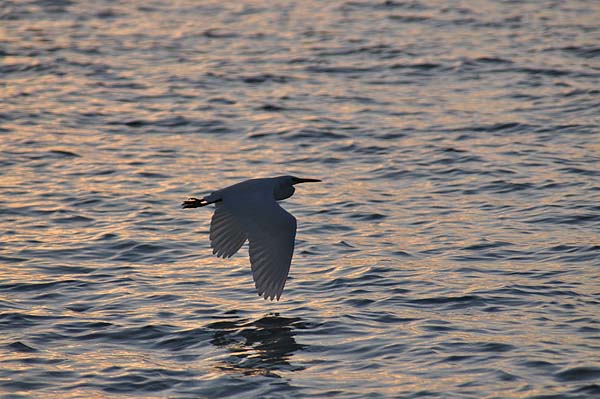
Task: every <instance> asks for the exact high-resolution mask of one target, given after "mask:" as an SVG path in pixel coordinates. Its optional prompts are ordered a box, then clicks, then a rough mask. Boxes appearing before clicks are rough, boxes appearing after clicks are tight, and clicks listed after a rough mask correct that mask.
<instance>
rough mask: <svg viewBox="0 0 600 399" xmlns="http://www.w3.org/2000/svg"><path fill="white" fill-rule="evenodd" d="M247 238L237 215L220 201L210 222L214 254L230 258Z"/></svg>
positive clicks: (211, 244)
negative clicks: (236, 218) (237, 219)
mask: <svg viewBox="0 0 600 399" xmlns="http://www.w3.org/2000/svg"><path fill="white" fill-rule="evenodd" d="M246 238H247V236H246V233H245V231H244V229H243V228H242V227H241V226H240V225H239V223H238V222H237V221H236V220H235V217H234V216H233V215H232V214H231V212H229V210H228V209H227V207H226V206H225V205H223V204H222V203H221V202H218V203H217V209H215V213H214V214H213V216H212V219H211V222H210V246H211V248H212V249H213V254H216V255H217V256H218V257H223V258H229V257H231V256H232V255H233V254H235V253H236V252H237V251H238V250H239V249H240V248H241V247H242V245H244V242H245V241H246Z"/></svg>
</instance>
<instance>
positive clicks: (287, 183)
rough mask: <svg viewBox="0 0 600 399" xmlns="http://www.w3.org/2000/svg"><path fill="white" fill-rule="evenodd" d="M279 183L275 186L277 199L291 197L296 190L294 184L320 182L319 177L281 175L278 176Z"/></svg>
mask: <svg viewBox="0 0 600 399" xmlns="http://www.w3.org/2000/svg"><path fill="white" fill-rule="evenodd" d="M276 179H277V182H278V183H279V184H278V185H277V187H276V188H275V199H277V200H278V201H280V200H282V199H286V198H290V197H291V196H292V195H293V194H294V191H296V190H295V189H294V185H295V184H299V183H312V182H320V181H321V180H319V179H302V178H300V177H296V176H279V177H277V178H276Z"/></svg>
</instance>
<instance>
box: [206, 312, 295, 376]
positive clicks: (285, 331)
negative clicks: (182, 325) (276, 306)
mask: <svg viewBox="0 0 600 399" xmlns="http://www.w3.org/2000/svg"><path fill="white" fill-rule="evenodd" d="M207 327H208V328H209V329H213V330H215V332H214V336H213V339H212V340H211V343H212V344H214V345H215V346H218V347H223V348H226V349H227V350H229V351H230V353H231V356H229V357H228V358H227V359H225V360H223V361H222V362H221V364H219V365H218V366H217V367H218V368H220V369H222V370H224V371H227V370H229V371H237V372H242V373H243V374H245V375H255V374H259V375H266V376H273V377H279V376H278V375H277V373H275V371H277V370H285V371H297V370H302V369H303V367H301V366H298V365H293V364H292V363H291V362H290V358H291V356H292V354H293V353H294V352H295V351H297V350H300V349H303V348H305V345H300V344H298V343H297V342H296V340H295V339H294V335H295V330H297V329H302V328H306V327H304V323H303V322H302V321H301V319H299V318H297V317H292V318H290V317H281V316H279V315H278V314H268V315H266V316H264V317H262V318H260V319H258V320H254V321H250V320H248V319H243V318H240V317H237V316H231V317H228V319H227V320H220V321H216V322H213V323H210V324H208V325H207Z"/></svg>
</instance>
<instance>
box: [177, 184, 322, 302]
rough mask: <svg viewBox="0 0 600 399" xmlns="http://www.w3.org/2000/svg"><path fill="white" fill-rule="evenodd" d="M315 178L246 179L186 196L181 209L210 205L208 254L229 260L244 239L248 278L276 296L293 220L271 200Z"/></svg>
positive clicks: (265, 293) (290, 249)
mask: <svg viewBox="0 0 600 399" xmlns="http://www.w3.org/2000/svg"><path fill="white" fill-rule="evenodd" d="M320 181H321V180H318V179H300V178H298V177H294V176H279V177H273V178H264V179H251V180H246V181H243V182H241V183H237V184H234V185H232V186H229V187H225V188H223V189H221V190H217V191H215V192H213V193H212V194H210V195H208V196H206V197H204V198H202V199H198V198H190V199H189V200H187V201H184V202H183V205H182V207H183V208H198V207H202V206H206V205H209V204H215V206H216V209H215V213H214V214H213V216H212V220H211V222H210V246H211V248H212V249H213V254H216V255H217V256H218V257H223V258H229V257H231V256H232V255H233V254H235V253H236V252H237V251H238V250H239V249H240V248H241V246H242V245H243V244H244V242H246V240H248V241H249V243H250V244H249V253H250V265H251V267H252V277H253V278H254V283H255V286H256V289H257V290H258V295H259V296H262V297H264V299H267V298H269V299H271V300H273V299H274V298H277V300H279V297H280V296H281V292H282V291H283V287H284V286H285V280H286V278H287V276H288V273H289V271H290V264H291V263H292V255H293V253H294V240H295V238H296V218H295V217H294V216H292V215H291V214H290V213H288V212H287V211H286V210H285V209H283V208H282V207H281V206H279V204H278V203H277V201H281V200H284V199H286V198H290V197H291V196H292V195H293V194H294V191H295V188H294V184H298V183H308V182H320Z"/></svg>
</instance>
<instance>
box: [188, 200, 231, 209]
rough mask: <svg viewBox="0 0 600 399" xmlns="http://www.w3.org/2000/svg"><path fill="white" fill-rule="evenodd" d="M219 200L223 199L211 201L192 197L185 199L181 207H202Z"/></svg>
mask: <svg viewBox="0 0 600 399" xmlns="http://www.w3.org/2000/svg"><path fill="white" fill-rule="evenodd" d="M218 201H221V200H220V199H219V200H216V201H212V202H209V201H207V200H206V199H204V198H200V199H198V198H190V199H188V200H185V201H183V204H181V207H182V208H200V207H203V206H206V205H210V204H214V203H215V202H218Z"/></svg>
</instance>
